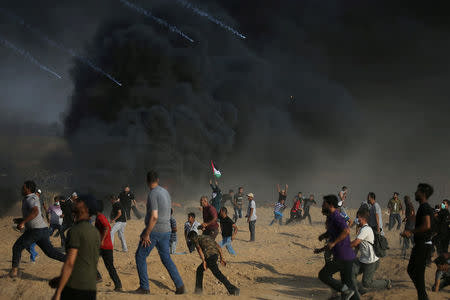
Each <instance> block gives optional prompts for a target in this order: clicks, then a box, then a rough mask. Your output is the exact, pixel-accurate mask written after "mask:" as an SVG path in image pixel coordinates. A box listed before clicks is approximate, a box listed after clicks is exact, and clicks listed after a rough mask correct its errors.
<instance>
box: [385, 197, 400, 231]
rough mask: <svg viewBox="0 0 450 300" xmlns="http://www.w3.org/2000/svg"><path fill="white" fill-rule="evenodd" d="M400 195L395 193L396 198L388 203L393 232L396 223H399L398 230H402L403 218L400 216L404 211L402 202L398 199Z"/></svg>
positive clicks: (390, 227) (390, 225) (390, 226)
mask: <svg viewBox="0 0 450 300" xmlns="http://www.w3.org/2000/svg"><path fill="white" fill-rule="evenodd" d="M398 196H399V195H398V193H397V192H395V193H394V196H393V197H392V199H391V200H389V203H388V209H389V230H391V229H392V228H393V227H394V226H395V222H397V230H399V229H400V226H401V225H402V217H401V216H400V214H401V212H402V211H403V206H402V201H401V200H400V199H399V198H398Z"/></svg>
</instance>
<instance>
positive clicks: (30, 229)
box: [9, 180, 66, 277]
mask: <svg viewBox="0 0 450 300" xmlns="http://www.w3.org/2000/svg"><path fill="white" fill-rule="evenodd" d="M35 192H36V184H35V183H34V182H33V181H30V180H28V181H25V183H24V184H23V186H22V195H23V196H24V198H23V200H22V218H20V219H16V220H15V221H16V223H17V229H19V230H22V229H24V228H25V232H24V233H23V234H22V235H21V236H20V237H19V238H18V239H17V241H16V242H15V243H14V246H13V249H12V252H13V256H12V269H11V271H10V272H9V276H10V277H17V275H18V272H19V265H20V259H21V256H22V251H23V250H24V249H27V248H29V247H30V246H31V244H33V243H36V244H37V245H38V246H39V248H41V249H42V251H44V253H45V255H47V256H48V257H50V258H53V259H55V260H58V261H61V262H63V261H64V260H65V259H66V256H65V255H64V254H62V253H61V252H59V251H57V250H56V249H55V248H54V247H53V246H52V243H51V242H50V234H49V231H48V227H47V223H45V221H44V218H43V217H42V213H41V204H40V202H39V198H38V197H37V196H36V194H35Z"/></svg>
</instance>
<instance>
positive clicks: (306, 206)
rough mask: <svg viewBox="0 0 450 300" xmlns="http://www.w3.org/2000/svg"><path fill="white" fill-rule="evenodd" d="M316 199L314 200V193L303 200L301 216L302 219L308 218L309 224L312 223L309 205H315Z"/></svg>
mask: <svg viewBox="0 0 450 300" xmlns="http://www.w3.org/2000/svg"><path fill="white" fill-rule="evenodd" d="M315 204H317V203H316V200H314V195H310V196H309V198H307V199H305V201H303V216H302V220H304V219H306V218H308V220H309V225H312V221H311V215H310V214H309V208H310V207H311V205H315Z"/></svg>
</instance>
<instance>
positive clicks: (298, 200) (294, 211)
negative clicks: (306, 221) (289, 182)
mask: <svg viewBox="0 0 450 300" xmlns="http://www.w3.org/2000/svg"><path fill="white" fill-rule="evenodd" d="M302 201H303V197H302V193H301V192H299V193H298V195H297V196H296V197H295V198H294V205H293V206H292V208H291V217H290V218H289V220H287V221H286V225H287V224H289V223H291V222H292V221H300V220H301V214H302Z"/></svg>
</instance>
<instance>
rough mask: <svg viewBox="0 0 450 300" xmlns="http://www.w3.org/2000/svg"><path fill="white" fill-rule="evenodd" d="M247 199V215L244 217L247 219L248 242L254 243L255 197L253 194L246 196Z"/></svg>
mask: <svg viewBox="0 0 450 300" xmlns="http://www.w3.org/2000/svg"><path fill="white" fill-rule="evenodd" d="M247 198H248V208H247V215H246V216H245V217H246V218H247V223H248V229H249V231H250V242H254V241H255V224H256V219H257V217H256V203H255V200H254V198H255V196H254V195H253V193H248V194H247Z"/></svg>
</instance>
